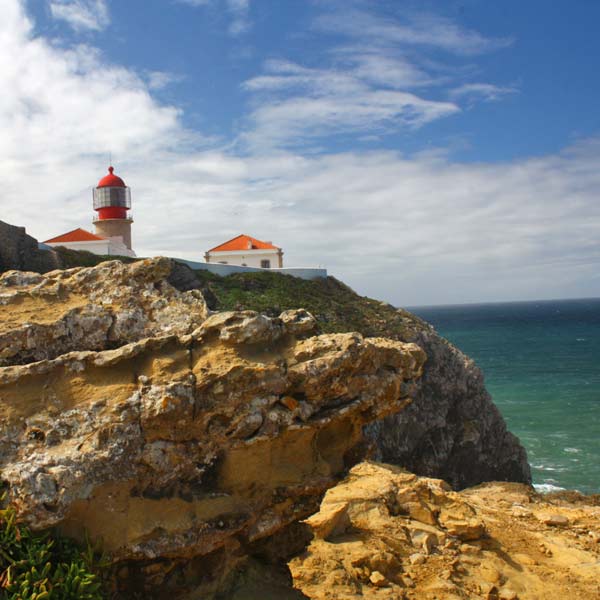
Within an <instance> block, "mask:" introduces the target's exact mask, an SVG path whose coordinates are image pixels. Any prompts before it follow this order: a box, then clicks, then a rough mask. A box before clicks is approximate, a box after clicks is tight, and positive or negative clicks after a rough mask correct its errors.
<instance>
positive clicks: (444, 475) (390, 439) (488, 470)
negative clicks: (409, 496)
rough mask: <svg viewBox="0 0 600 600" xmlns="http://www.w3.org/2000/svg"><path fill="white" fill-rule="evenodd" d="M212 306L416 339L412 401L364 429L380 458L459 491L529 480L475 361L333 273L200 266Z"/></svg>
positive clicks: (405, 314) (514, 441) (524, 463)
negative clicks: (299, 316) (287, 314)
mask: <svg viewBox="0 0 600 600" xmlns="http://www.w3.org/2000/svg"><path fill="white" fill-rule="evenodd" d="M197 277H198V278H199V280H200V281H201V282H202V291H203V293H204V295H205V297H206V299H207V302H208V303H209V306H210V307H211V308H215V309H218V310H228V309H232V308H239V309H252V310H259V311H263V312H266V313H267V314H268V313H269V311H273V310H275V311H279V310H289V309H294V308H299V307H303V308H305V309H307V310H309V311H310V312H311V313H312V314H314V315H315V317H316V319H317V321H318V323H319V326H320V327H321V329H322V330H324V331H327V332H342V331H359V332H361V333H362V334H363V335H365V336H373V337H386V338H389V339H394V340H398V341H403V342H411V343H416V344H417V345H419V346H420V347H421V348H423V350H424V351H425V353H426V355H427V363H426V365H425V370H424V374H423V377H422V378H421V380H420V381H419V384H418V389H417V392H416V396H415V401H414V402H413V403H412V404H411V405H410V406H409V407H408V408H407V409H406V410H404V411H402V412H400V413H397V414H394V415H390V416H389V417H387V418H386V419H384V420H383V421H380V422H377V423H375V424H373V425H371V426H370V427H369V428H368V429H367V434H368V436H369V438H370V439H371V440H372V441H373V442H374V443H375V445H376V447H377V451H376V454H375V457H376V458H378V459H379V460H383V461H385V462H390V463H393V464H398V465H402V466H404V467H405V468H407V469H409V470H411V471H413V472H415V473H418V474H420V475H426V476H430V477H438V478H440V479H444V480H445V481H447V482H449V483H450V484H451V485H452V486H453V487H454V488H456V489H460V488H463V487H468V486H472V485H476V484H478V483H481V482H483V481H491V480H505V481H517V482H522V483H530V482H531V473H530V469H529V465H528V463H527V455H526V453H525V450H524V449H523V447H522V446H521V444H520V443H519V440H518V439H517V438H515V436H513V435H512V434H511V433H510V432H509V431H508V430H507V428H506V424H505V422H504V419H503V418H502V416H501V415H500V413H499V411H498V409H497V408H496V406H495V405H494V403H493V401H492V399H491V397H490V395H489V394H488V392H487V390H486V389H485V385H484V379H483V374H482V372H481V370H480V369H479V368H478V367H477V366H476V365H475V364H474V362H473V361H472V360H471V359H469V358H468V357H467V356H465V355H464V354H463V353H462V352H461V351H460V350H458V349H457V348H455V347H454V346H452V344H450V343H449V342H448V341H446V340H445V339H443V338H442V337H440V336H439V335H438V334H437V333H436V332H435V330H434V329H433V327H432V326H431V325H429V324H428V323H426V322H424V321H423V320H421V319H419V318H418V317H416V316H415V315H413V314H411V313H409V312H407V311H405V310H403V309H397V308H395V307H393V306H391V305H389V304H386V303H384V302H380V301H377V300H373V299H371V298H365V297H361V296H359V295H358V294H356V293H355V292H353V291H352V290H351V289H350V288H349V287H348V286H346V285H344V284H343V283H341V282H339V281H337V280H336V279H334V278H333V277H329V278H327V279H325V280H320V281H303V280H299V279H295V278H292V277H282V276H279V275H275V274H270V273H264V274H263V273H260V274H237V275H231V276H229V277H226V278H221V277H218V276H214V275H210V274H207V273H204V272H198V273H197Z"/></svg>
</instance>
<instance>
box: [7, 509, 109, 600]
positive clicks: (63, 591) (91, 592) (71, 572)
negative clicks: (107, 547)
mask: <svg viewBox="0 0 600 600" xmlns="http://www.w3.org/2000/svg"><path fill="white" fill-rule="evenodd" d="M94 557H95V550H94V549H93V548H92V547H91V546H90V544H89V542H88V544H87V548H86V549H85V550H81V549H80V548H79V547H78V546H77V545H76V544H75V543H74V542H73V541H71V540H69V539H66V538H63V537H61V536H51V535H50V534H49V533H34V532H32V531H30V529H29V528H28V527H26V526H25V525H22V524H19V523H17V521H16V514H15V511H14V509H12V508H7V509H5V510H0V599H1V600H71V599H73V600H75V599H77V600H102V598H103V597H104V596H103V593H102V582H101V579H100V577H99V575H98V574H97V573H96V572H95V571H97V570H98V568H99V567H100V566H101V565H100V563H99V562H96V561H95V558H94Z"/></svg>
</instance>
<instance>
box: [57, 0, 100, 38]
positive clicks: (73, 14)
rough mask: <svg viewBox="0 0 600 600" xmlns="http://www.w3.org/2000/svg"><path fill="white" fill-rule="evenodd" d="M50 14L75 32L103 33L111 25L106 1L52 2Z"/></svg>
mask: <svg viewBox="0 0 600 600" xmlns="http://www.w3.org/2000/svg"><path fill="white" fill-rule="evenodd" d="M50 12H51V14H52V16H53V17H54V18H55V19H60V20H62V21H66V22H67V23H68V24H69V25H70V26H71V27H72V28H73V29H75V31H82V30H92V31H101V30H103V29H105V28H106V27H108V25H109V24H110V15H109V12H108V6H107V4H106V0H50Z"/></svg>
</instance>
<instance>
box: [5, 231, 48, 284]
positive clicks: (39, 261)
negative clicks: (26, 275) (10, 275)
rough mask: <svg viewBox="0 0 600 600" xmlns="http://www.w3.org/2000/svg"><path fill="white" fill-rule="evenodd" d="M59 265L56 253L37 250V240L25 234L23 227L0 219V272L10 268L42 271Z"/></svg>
mask: <svg viewBox="0 0 600 600" xmlns="http://www.w3.org/2000/svg"><path fill="white" fill-rule="evenodd" d="M59 266H60V263H59V261H58V259H57V257H56V255H55V254H54V253H53V252H45V251H43V250H39V248H38V242H37V240H36V239H35V238H33V237H31V236H30V235H27V233H26V232H25V227H15V226H14V225H9V224H8V223H4V222H3V221H0V273H2V272H3V271H9V270H11V269H17V270H20V271H36V272H38V273H43V272H46V271H50V270H52V269H56V268H58V267H59Z"/></svg>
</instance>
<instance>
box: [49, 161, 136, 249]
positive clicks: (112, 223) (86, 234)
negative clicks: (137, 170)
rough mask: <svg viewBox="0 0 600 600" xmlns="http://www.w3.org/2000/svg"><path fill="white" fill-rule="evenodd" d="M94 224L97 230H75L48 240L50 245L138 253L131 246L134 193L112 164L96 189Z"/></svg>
mask: <svg viewBox="0 0 600 600" xmlns="http://www.w3.org/2000/svg"><path fill="white" fill-rule="evenodd" d="M93 200H94V210H95V211H96V214H95V216H94V225H95V226H96V233H92V232H91V231H87V230H85V229H81V228H80V227H78V228H77V229H73V230H72V231H68V232H67V233H63V234H62V235H59V236H57V237H53V238H51V239H49V240H46V241H45V242H44V244H46V245H47V246H50V247H57V246H63V247H65V248H69V249H71V250H86V251H88V252H93V253H94V254H101V255H103V256H135V252H134V251H133V249H132V248H131V224H132V223H133V218H132V216H131V214H128V212H127V211H128V210H130V209H131V192H130V190H129V188H128V187H127V186H126V185H125V182H124V181H123V180H122V179H121V178H120V177H118V176H117V175H115V174H114V168H113V167H108V175H105V176H104V177H103V178H102V179H101V180H100V181H99V182H98V185H97V186H96V187H95V188H94V191H93Z"/></svg>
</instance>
